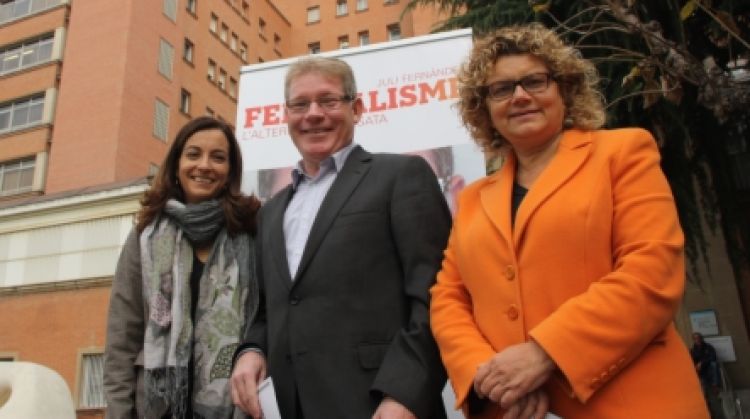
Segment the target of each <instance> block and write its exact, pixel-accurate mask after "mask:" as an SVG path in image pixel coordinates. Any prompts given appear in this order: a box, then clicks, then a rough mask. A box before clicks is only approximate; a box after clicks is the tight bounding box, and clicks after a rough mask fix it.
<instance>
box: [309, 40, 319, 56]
mask: <svg viewBox="0 0 750 419" xmlns="http://www.w3.org/2000/svg"><path fill="white" fill-rule="evenodd" d="M319 52H320V42H313V43H310V44H307V53H308V54H317V53H319Z"/></svg>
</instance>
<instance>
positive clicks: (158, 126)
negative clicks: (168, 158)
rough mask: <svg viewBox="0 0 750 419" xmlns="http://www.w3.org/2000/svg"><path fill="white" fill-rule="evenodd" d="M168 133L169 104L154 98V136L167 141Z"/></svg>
mask: <svg viewBox="0 0 750 419" xmlns="http://www.w3.org/2000/svg"><path fill="white" fill-rule="evenodd" d="M168 135H169V106H167V104H166V103H164V102H162V101H161V100H159V99H156V105H155V106H154V137H156V138H158V139H160V140H162V141H167V136H168Z"/></svg>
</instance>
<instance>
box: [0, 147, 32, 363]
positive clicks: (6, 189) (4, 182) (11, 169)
mask: <svg viewBox="0 0 750 419" xmlns="http://www.w3.org/2000/svg"><path fill="white" fill-rule="evenodd" d="M34 164H35V159H34V158H33V157H32V158H29V159H23V160H15V161H11V162H3V163H0V195H10V194H14V193H20V192H26V191H30V190H31V187H32V185H33V183H34ZM11 361H13V359H11Z"/></svg>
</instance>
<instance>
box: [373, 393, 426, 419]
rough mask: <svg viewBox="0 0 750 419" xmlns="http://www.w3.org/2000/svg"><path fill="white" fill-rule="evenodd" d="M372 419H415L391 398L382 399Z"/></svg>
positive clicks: (415, 418)
mask: <svg viewBox="0 0 750 419" xmlns="http://www.w3.org/2000/svg"><path fill="white" fill-rule="evenodd" d="M372 419H417V417H416V416H414V414H413V413H411V412H410V411H409V409H407V408H406V406H404V405H403V404H401V403H399V402H397V401H396V400H395V399H393V398H391V397H388V396H386V397H384V398H383V401H381V402H380V405H379V406H378V409H377V410H376V411H375V414H374V415H372Z"/></svg>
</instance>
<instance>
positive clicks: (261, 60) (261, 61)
mask: <svg viewBox="0 0 750 419" xmlns="http://www.w3.org/2000/svg"><path fill="white" fill-rule="evenodd" d="M258 62H259V63H265V62H266V60H264V59H263V57H258Z"/></svg>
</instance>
